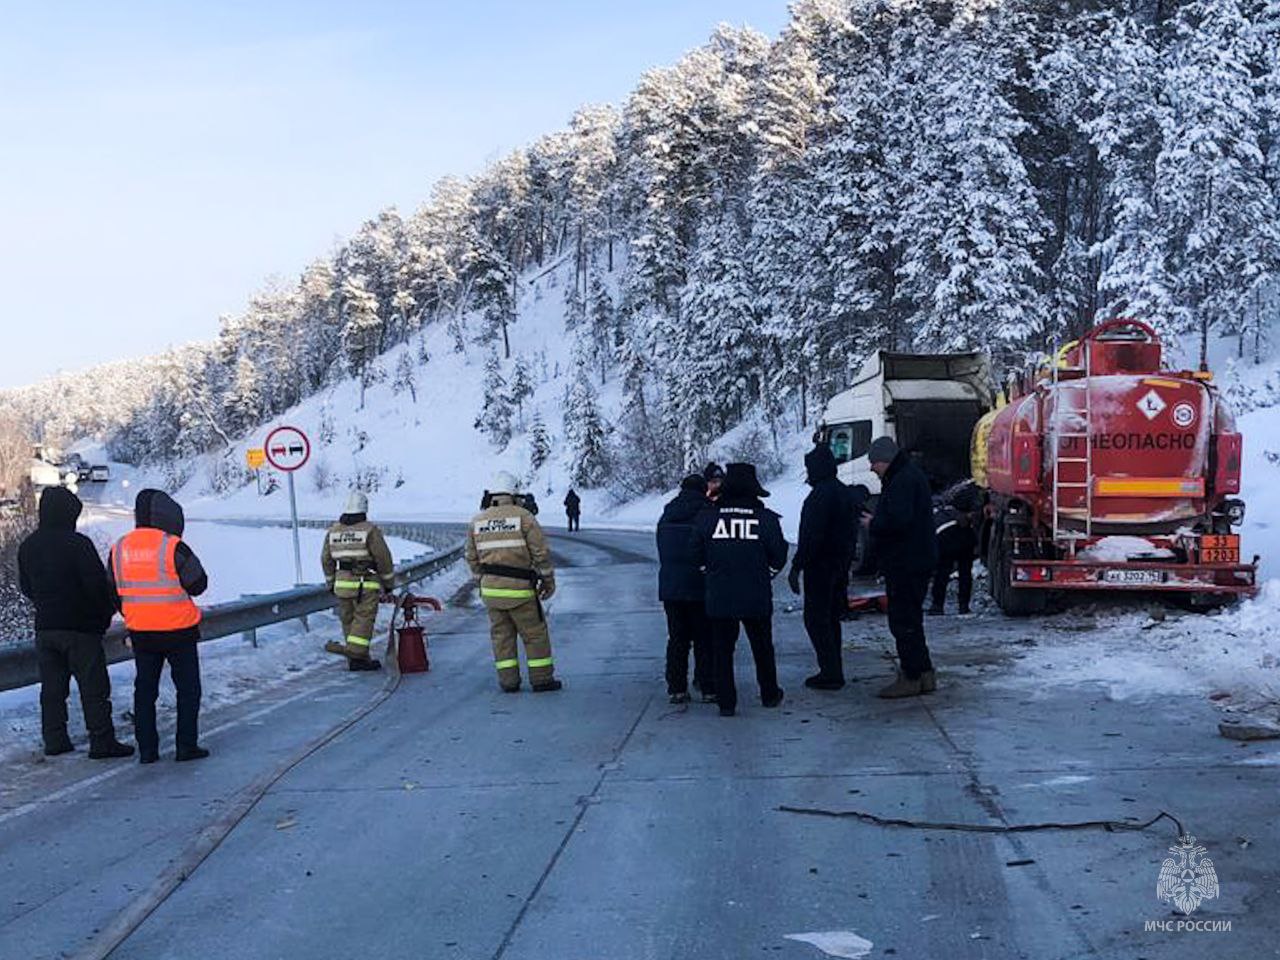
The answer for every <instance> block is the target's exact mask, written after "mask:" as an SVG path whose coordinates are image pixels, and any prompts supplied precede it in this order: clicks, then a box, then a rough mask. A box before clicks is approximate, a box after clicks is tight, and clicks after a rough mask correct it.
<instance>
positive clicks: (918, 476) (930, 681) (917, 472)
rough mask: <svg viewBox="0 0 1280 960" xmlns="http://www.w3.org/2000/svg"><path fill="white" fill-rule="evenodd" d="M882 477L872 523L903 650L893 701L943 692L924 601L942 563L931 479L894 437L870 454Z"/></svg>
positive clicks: (888, 691)
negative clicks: (935, 668) (932, 655)
mask: <svg viewBox="0 0 1280 960" xmlns="http://www.w3.org/2000/svg"><path fill="white" fill-rule="evenodd" d="M868 458H869V459H870V461H871V469H872V470H873V471H875V473H876V475H877V476H878V477H879V478H880V500H879V502H878V503H877V504H876V511H875V514H874V515H872V516H871V517H869V518H867V519H866V521H865V522H866V523H867V524H868V529H869V530H870V533H871V540H872V545H873V548H874V550H875V552H876V557H877V559H878V561H879V563H880V570H881V572H882V573H883V574H884V589H885V595H886V597H887V599H888V602H889V611H888V612H889V632H890V633H892V634H893V639H894V641H895V643H896V644H897V647H898V668H899V670H898V678H897V679H896V680H894V681H893V683H891V684H889V685H888V686H887V687H884V688H883V689H881V690H880V691H879V693H878V696H881V697H885V698H887V699H895V698H898V697H915V696H919V695H920V694H922V693H932V692H933V691H934V690H936V689H937V680H936V678H935V675H934V672H933V661H932V660H931V659H930V658H929V644H928V643H927V641H926V639H925V633H924V599H925V596H926V595H927V594H928V592H929V580H930V578H931V576H932V575H933V570H934V567H935V566H936V565H937V562H938V543H937V539H936V538H935V536H934V530H933V497H932V495H931V494H930V492H929V480H928V478H927V477H925V475H924V472H923V471H922V470H921V469H920V468H919V467H917V466H916V465H915V464H914V463H913V462H912V461H911V458H910V457H908V456H907V454H906V453H904V452H903V451H900V450H899V449H898V445H897V443H895V442H894V440H893V438H892V437H878V438H877V439H875V440H873V441H872V443H871V449H870V451H869V452H868Z"/></svg>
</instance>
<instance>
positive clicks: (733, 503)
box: [693, 463, 787, 717]
mask: <svg viewBox="0 0 1280 960" xmlns="http://www.w3.org/2000/svg"><path fill="white" fill-rule="evenodd" d="M768 495H769V491H767V490H765V489H764V487H762V486H760V481H759V480H758V479H756V468H755V467H754V466H753V465H752V464H749V463H731V464H729V467H728V469H727V470H726V471H725V476H724V483H723V484H722V486H721V487H720V497H719V499H718V500H717V501H716V504H715V506H714V507H713V508H712V509H710V510H707V511H705V512H703V513H701V514H699V516H698V518H697V521H696V522H695V524H694V535H693V551H694V560H695V561H696V562H697V563H698V565H699V566H701V567H702V568H703V569H704V570H705V571H706V575H707V593H706V596H707V616H708V617H709V618H710V619H711V641H712V645H713V648H714V651H715V653H714V657H715V669H716V698H717V700H718V701H719V703H720V716H722V717H732V716H733V715H734V712H735V710H736V709H737V706H738V689H737V686H736V685H735V683H734V678H733V648H734V647H735V646H736V645H737V642H738V629H739V625H741V626H742V627H744V628H745V629H746V632H747V640H749V641H750V643H751V655H752V657H753V658H754V659H755V662H756V681H757V682H758V684H759V686H760V702H761V703H763V704H764V705H765V706H766V707H776V706H777V705H778V704H780V703H781V702H782V688H781V687H779V686H778V668H777V664H776V663H775V662H774V655H773V585H772V580H773V577H774V575H775V574H776V573H777V572H778V571H779V570H781V569H782V568H783V567H785V566H786V564H787V541H786V540H785V539H784V538H783V536H782V526H781V524H779V522H778V515H777V514H776V513H774V512H773V511H772V510H767V509H766V508H765V506H764V504H763V503H761V502H760V501H761V498H762V497H767V496H768Z"/></svg>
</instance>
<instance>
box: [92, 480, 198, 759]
mask: <svg viewBox="0 0 1280 960" xmlns="http://www.w3.org/2000/svg"><path fill="white" fill-rule="evenodd" d="M134 526H135V529H137V530H142V529H152V530H160V531H163V532H164V533H166V534H168V535H169V536H170V537H172V538H174V539H176V540H177V541H178V543H177V547H176V548H175V550H174V555H173V567H174V572H175V573H176V574H177V577H178V582H179V584H180V585H181V587H182V590H183V591H184V592H185V594H186V596H187V597H188V598H190V597H198V596H200V594H202V593H204V592H205V590H207V589H208V587H209V577H208V575H207V574H206V573H205V571H204V567H203V566H202V565H201V563H200V558H199V557H197V556H196V555H195V553H194V552H193V551H192V549H191V548H190V547H189V546H188V545H187V544H186V543H185V542H183V541H182V532H183V530H184V529H185V528H186V517H185V516H184V515H183V513H182V507H180V506H179V505H178V503H177V502H176V501H175V500H174V499H173V498H172V497H170V496H169V495H168V494H167V493H165V492H164V491H163V490H140V491H139V492H138V496H137V499H136V500H135V501H134ZM123 542H124V541H123V540H121V542H120V543H117V544H116V546H115V547H114V548H112V556H111V558H110V561H109V562H108V564H107V576H108V579H109V582H110V584H111V593H112V596H113V599H114V602H115V605H116V609H117V610H123V606H124V601H123V600H122V599H121V597H120V591H119V588H118V585H117V583H116V577H115V572H116V566H117V564H116V557H115V554H116V552H117V551H118V550H120V547H121V543H123ZM126 625H128V623H127V617H126ZM129 639H130V640H131V641H132V643H133V659H134V666H135V668H136V670H137V677H136V678H135V680H134V684H133V715H134V720H133V725H134V732H135V734H136V736H137V739H138V750H139V757H138V759H139V760H140V761H141V762H142V763H154V762H155V761H156V760H157V759H159V750H160V738H159V734H158V733H157V731H156V699H157V698H158V697H159V696H160V675H161V674H162V673H163V672H164V665H165V663H166V661H167V662H168V664H169V675H170V677H171V678H172V680H173V686H174V688H175V690H176V691H177V710H178V726H177V732H176V737H175V739H176V752H175V754H174V758H175V759H177V760H201V759H203V758H204V757H207V756H208V755H209V751H208V750H206V749H204V748H203V747H202V746H200V743H199V725H200V697H201V689H200V655H199V653H198V652H197V649H196V647H197V644H198V643H199V642H200V627H199V626H198V625H197V626H190V627H181V628H178V629H174V630H139V629H135V628H133V627H132V626H131V625H130V629H129Z"/></svg>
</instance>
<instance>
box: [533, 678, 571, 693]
mask: <svg viewBox="0 0 1280 960" xmlns="http://www.w3.org/2000/svg"><path fill="white" fill-rule="evenodd" d="M563 686H564V684H563V683H561V682H560V681H559V680H548V681H547V682H546V683H535V684H534V685H533V692H534V693H551V692H553V691H555V690H559V689H561V688H562V687H563Z"/></svg>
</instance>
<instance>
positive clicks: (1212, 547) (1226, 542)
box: [1200, 533, 1240, 563]
mask: <svg viewBox="0 0 1280 960" xmlns="http://www.w3.org/2000/svg"><path fill="white" fill-rule="evenodd" d="M1200 562H1201V563H1239V562H1240V534H1238V533H1213V534H1206V535H1205V536H1203V537H1201V538H1200Z"/></svg>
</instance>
